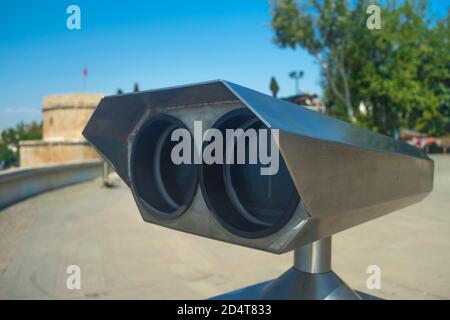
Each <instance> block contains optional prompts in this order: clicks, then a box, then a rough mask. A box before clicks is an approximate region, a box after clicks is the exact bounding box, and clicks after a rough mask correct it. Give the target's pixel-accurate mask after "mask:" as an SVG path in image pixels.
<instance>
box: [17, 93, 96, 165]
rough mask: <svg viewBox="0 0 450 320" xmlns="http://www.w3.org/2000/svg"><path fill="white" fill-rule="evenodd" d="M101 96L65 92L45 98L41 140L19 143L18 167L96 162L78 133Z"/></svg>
mask: <svg viewBox="0 0 450 320" xmlns="http://www.w3.org/2000/svg"><path fill="white" fill-rule="evenodd" d="M102 96H103V95H101V94H93V93H67V94H60V95H52V96H47V97H44V101H43V106H42V113H43V114H42V119H43V140H34V141H22V142H21V143H20V166H21V167H30V166H37V165H43V164H55V163H67V162H75V161H83V160H94V159H99V156H98V154H97V153H96V151H95V150H94V149H93V148H92V147H91V146H90V144H89V143H88V142H87V141H86V140H85V139H84V138H83V136H82V135H81V132H82V131H83V128H84V126H85V125H86V123H87V121H88V120H89V117H90V116H91V114H92V112H93V111H94V109H95V108H96V107H97V104H98V102H99V101H100V99H101V98H102Z"/></svg>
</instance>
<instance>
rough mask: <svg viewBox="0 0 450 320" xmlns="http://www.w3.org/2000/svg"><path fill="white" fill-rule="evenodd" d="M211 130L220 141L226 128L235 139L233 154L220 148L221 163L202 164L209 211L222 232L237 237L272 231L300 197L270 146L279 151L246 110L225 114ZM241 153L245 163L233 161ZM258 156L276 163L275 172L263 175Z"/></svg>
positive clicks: (288, 214)
mask: <svg viewBox="0 0 450 320" xmlns="http://www.w3.org/2000/svg"><path fill="white" fill-rule="evenodd" d="M213 127H214V128H216V129H219V130H220V131H221V132H223V135H224V136H226V131H227V129H234V130H235V132H236V135H235V137H236V140H235V143H233V145H234V146H233V152H230V150H231V149H228V150H227V149H226V146H225V145H224V150H223V152H224V154H225V159H224V160H225V161H224V163H223V164H210V165H208V164H203V165H202V169H201V180H200V183H201V187H202V192H203V194H204V197H205V200H206V202H207V204H208V206H209V207H210V209H211V211H213V212H214V213H215V215H216V216H217V217H218V220H219V221H220V222H221V223H222V225H223V226H224V227H225V228H227V229H228V230H229V231H231V232H232V233H234V234H236V235H239V236H242V237H247V238H257V237H263V236H266V235H269V234H271V233H273V232H275V231H277V230H278V229H280V228H281V227H282V226H283V225H285V224H286V222H287V221H288V220H289V219H290V217H291V216H292V214H293V213H294V211H295V209H296V208H297V206H298V202H299V200H300V197H299V195H298V192H297V190H296V188H295V186H294V183H293V181H292V179H291V177H290V175H289V171H288V169H287V167H286V164H285V162H284V160H283V157H282V156H281V154H279V153H278V149H276V151H277V153H276V154H271V152H273V150H274V148H272V147H276V148H278V147H277V146H272V144H273V143H275V142H273V141H272V139H271V132H270V131H269V130H268V128H267V127H266V126H265V125H264V124H263V123H262V122H261V121H260V120H259V119H257V118H256V117H255V115H254V114H253V113H251V112H250V111H248V110H247V109H238V110H234V111H232V112H229V113H227V114H226V115H224V116H223V117H222V118H220V119H219V120H218V121H217V122H216V123H215V125H214V126H213ZM236 129H242V131H237V130H236ZM261 129H265V130H261ZM252 133H256V140H255V139H253V140H251V138H250V137H251V134H252ZM240 135H246V136H245V138H244V137H240ZM263 135H265V137H263ZM239 139H244V140H242V141H244V143H243V144H241V147H242V146H243V148H241V150H238V148H239V143H238V142H237V140H239ZM260 139H263V140H262V141H263V143H261V141H260ZM264 142H265V144H264ZM226 143H227V144H228V143H230V141H227V142H226ZM204 146H206V144H205V145H204ZM261 148H263V149H264V150H261ZM242 151H245V161H244V163H240V162H239V161H238V158H239V156H238V153H239V152H242ZM261 154H263V155H264V154H265V155H266V156H269V158H270V159H271V160H272V163H271V165H274V166H275V165H276V164H278V170H275V171H276V172H273V174H268V175H264V174H262V171H261V169H262V168H267V167H268V164H264V165H263V164H262V163H261V159H260V155H261ZM252 157H253V161H251V158H252ZM275 157H278V158H277V159H275ZM255 158H256V159H257V161H256V163H255V161H254V159H255ZM241 159H242V158H241ZM230 160H231V161H230ZM241 162H242V161H241Z"/></svg>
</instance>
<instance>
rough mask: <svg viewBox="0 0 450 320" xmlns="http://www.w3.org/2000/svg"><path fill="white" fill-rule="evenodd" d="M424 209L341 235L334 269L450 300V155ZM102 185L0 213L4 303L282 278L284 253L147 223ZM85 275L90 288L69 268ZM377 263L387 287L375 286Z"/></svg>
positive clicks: (187, 295)
mask: <svg viewBox="0 0 450 320" xmlns="http://www.w3.org/2000/svg"><path fill="white" fill-rule="evenodd" d="M435 161H436V175H435V187H434V191H433V193H432V194H431V195H430V196H429V197H428V198H427V199H426V200H425V201H423V202H422V203H420V204H418V205H415V206H412V207H409V208H406V209H403V210H400V211H398V212H396V213H393V214H390V215H387V216H385V217H382V218H379V219H377V220H374V221H371V222H369V223H366V224H363V225H361V226H358V227H355V228H353V229H350V230H347V231H344V232H341V233H339V234H337V235H336V236H334V237H333V242H334V250H333V268H334V270H335V271H336V272H337V273H338V274H339V275H340V276H341V277H342V278H343V279H344V280H345V281H346V282H347V283H348V284H349V285H350V286H352V287H353V288H355V289H357V290H361V291H364V292H367V293H369V294H372V295H376V296H380V297H382V298H388V299H396V298H398V299H449V298H450V156H438V157H435ZM100 184H101V182H100V181H99V180H96V181H93V182H88V183H83V184H79V185H76V186H72V187H67V188H64V189H60V190H56V191H52V192H48V193H46V194H42V195H40V196H37V197H34V198H31V199H29V200H27V201H24V202H21V203H18V204H16V205H14V206H11V207H9V208H7V209H5V210H3V211H0V299H30V298H37V299H54V298H56V299H86V298H87V299H91V298H94V299H95V298H102V299H111V298H124V299H131V298H133V299H204V298H207V297H209V296H214V295H218V294H221V293H223V292H226V291H230V290H233V289H236V288H239V287H242V286H247V285H250V284H253V283H256V282H259V281H263V280H267V279H269V278H273V277H276V276H278V275H279V274H280V273H282V272H283V271H285V270H287V269H288V268H289V267H290V266H291V263H292V262H291V260H292V254H290V253H288V254H284V255H281V256H277V255H273V254H269V253H264V252H259V251H256V250H252V249H247V248H240V247H236V246H233V245H229V244H226V243H221V242H217V241H213V240H208V239H203V238H200V237H196V236H193V235H189V234H185V233H181V232H177V231H173V230H169V229H165V228H162V227H158V226H154V225H150V224H146V223H144V222H143V221H142V220H141V218H140V215H139V213H138V212H137V208H136V205H135V204H134V202H133V200H132V196H131V193H130V192H129V190H128V188H127V187H126V186H124V185H123V184H119V185H118V187H116V188H113V189H105V188H101V187H100ZM69 265H78V266H80V268H81V286H82V287H81V289H80V290H68V289H67V288H66V279H67V277H68V274H66V268H67V266H69ZM369 265H377V266H379V267H380V268H381V289H380V290H369V289H367V287H366V280H367V277H368V274H366V269H367V267H368V266H369Z"/></svg>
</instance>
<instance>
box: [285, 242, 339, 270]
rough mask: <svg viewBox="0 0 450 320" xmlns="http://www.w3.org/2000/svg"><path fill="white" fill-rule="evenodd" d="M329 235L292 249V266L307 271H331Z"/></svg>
mask: <svg viewBox="0 0 450 320" xmlns="http://www.w3.org/2000/svg"><path fill="white" fill-rule="evenodd" d="M331 253H332V252H331V237H327V238H325V239H321V240H318V241H314V242H312V243H309V244H306V245H304V246H301V247H299V248H297V249H295V250H294V268H295V269H297V270H299V271H302V272H309V273H325V272H330V271H331Z"/></svg>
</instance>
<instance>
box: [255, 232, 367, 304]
mask: <svg viewBox="0 0 450 320" xmlns="http://www.w3.org/2000/svg"><path fill="white" fill-rule="evenodd" d="M261 299H294V300H297V299H299V300H354V299H361V297H360V296H359V295H358V294H357V293H356V292H354V291H353V290H352V289H351V288H350V287H349V286H348V285H347V284H346V283H345V282H344V281H343V280H342V279H341V278H339V277H338V276H337V275H336V274H335V273H334V272H333V271H332V270H331V236H330V237H328V238H325V239H322V240H318V241H315V242H312V243H310V244H307V245H304V246H302V247H299V248H297V249H295V251H294V266H293V267H292V268H291V269H289V270H288V271H286V272H285V273H283V274H282V275H281V276H280V277H278V278H277V279H275V280H273V281H271V282H269V283H268V285H267V286H265V287H264V288H263V289H262V292H261Z"/></svg>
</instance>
